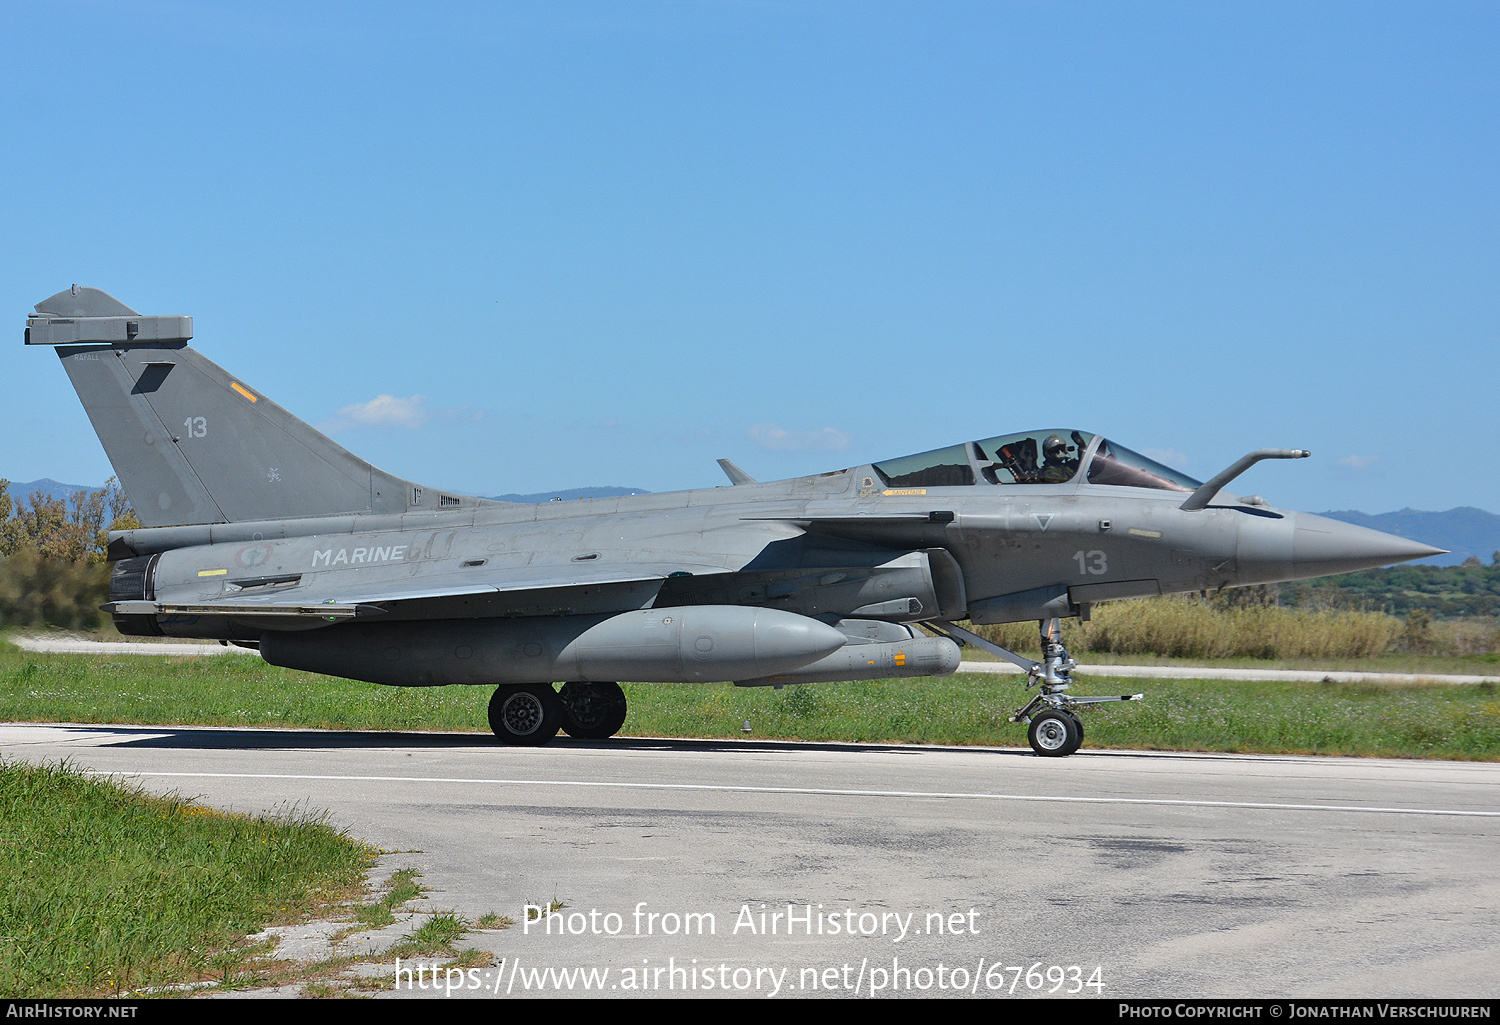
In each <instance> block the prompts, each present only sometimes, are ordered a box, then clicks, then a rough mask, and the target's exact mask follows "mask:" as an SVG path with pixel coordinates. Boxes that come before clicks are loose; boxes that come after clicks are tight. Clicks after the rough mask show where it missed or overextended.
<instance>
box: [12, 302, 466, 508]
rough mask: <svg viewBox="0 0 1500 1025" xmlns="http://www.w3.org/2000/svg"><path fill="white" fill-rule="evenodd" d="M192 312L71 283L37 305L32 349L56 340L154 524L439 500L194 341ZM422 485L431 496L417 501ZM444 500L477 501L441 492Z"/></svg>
mask: <svg viewBox="0 0 1500 1025" xmlns="http://www.w3.org/2000/svg"><path fill="white" fill-rule="evenodd" d="M192 337H193V318H192V317H148V316H142V315H140V314H138V313H137V312H136V311H135V310H132V309H131V308H130V307H128V306H126V305H125V304H124V303H122V302H120V301H119V300H117V299H115V298H114V297H113V296H111V295H109V294H108V293H106V292H101V291H100V290H98V289H95V288H83V287H80V286H78V285H74V286H73V287H72V288H71V289H69V290H67V291H63V292H59V293H57V294H56V295H54V296H52V297H50V298H48V299H44V300H42V301H41V302H39V303H37V305H36V314H35V315H34V316H32V317H29V318H28V319H27V322H26V342H27V344H28V345H53V346H56V347H57V355H58V358H59V359H61V360H62V364H63V368H64V369H65V370H66V371H67V373H68V377H69V379H70V380H71V381H72V382H73V387H74V389H75V390H76V391H77V392H78V397H79V399H81V400H82V401H83V406H84V409H85V410H86V411H87V412H88V415H89V420H90V421H91V422H92V423H93V425H94V431H95V433H97V434H98V435H99V440H100V441H101V442H102V443H103V444H104V449H105V452H106V453H107V454H108V455H109V460H110V462H111V463H112V464H113V465H114V468H115V472H116V474H118V475H119V478H120V483H121V484H122V485H123V486H124V488H125V492H126V494H127V495H128V496H129V497H130V501H131V504H132V505H133V506H134V507H135V510H136V515H137V516H138V517H139V518H140V520H141V523H142V524H143V525H144V526H147V527H171V526H182V525H187V524H200V523H235V522H240V521H244V520H274V519H290V518H294V517H304V516H329V515H338V514H346V513H402V512H406V511H407V510H408V509H412V508H423V507H424V506H425V507H428V508H432V507H434V506H435V505H436V504H437V503H438V501H439V498H438V497H437V493H436V492H435V491H432V489H424V488H417V487H415V486H413V485H412V483H411V482H410V481H406V480H402V479H401V478H399V477H394V476H392V475H390V474H388V473H385V472H384V471H382V470H379V469H376V468H375V467H374V466H371V465H370V464H369V463H367V462H365V461H364V460H363V459H360V458H359V457H358V456H356V455H354V454H353V453H351V452H349V451H348V450H347V449H345V448H343V447H342V446H341V445H339V444H337V443H336V442H334V441H333V440H332V439H330V438H328V437H326V436H325V435H323V434H320V433H319V432H318V431H316V430H314V429H313V428H311V427H309V426H308V425H307V424H305V423H303V422H302V421H301V420H299V419H297V418H296V417H295V416H293V415H292V414H290V413H288V412H287V411H286V410H284V409H282V408H281V407H280V406H278V405H276V403H274V402H272V401H271V400H269V399H267V398H266V397H265V396H264V395H262V394H260V393H259V392H257V391H255V390H254V389H252V388H251V387H250V386H248V385H247V384H245V383H244V382H243V381H240V380H239V379H237V378H235V377H234V376H233V375H231V374H229V373H228V372H226V371H225V370H224V369H223V368H222V367H220V366H218V365H217V364H215V363H213V362H212V361H210V360H208V359H206V358H204V357H203V356H202V355H201V354H200V353H198V352H197V351H195V350H194V349H192V348H190V347H189V346H188V344H187V342H188V339H190V338H192ZM423 491H427V492H429V493H430V494H431V495H432V496H434V497H431V498H429V499H428V501H427V502H425V503H424V502H423V501H422V500H421V497H420V496H421V494H422V492H423ZM441 501H442V503H443V504H444V505H445V506H450V507H451V506H453V505H455V504H458V505H473V504H474V503H475V502H476V501H477V500H476V499H472V498H463V499H454V498H452V497H448V496H444V497H443V498H442V499H441Z"/></svg>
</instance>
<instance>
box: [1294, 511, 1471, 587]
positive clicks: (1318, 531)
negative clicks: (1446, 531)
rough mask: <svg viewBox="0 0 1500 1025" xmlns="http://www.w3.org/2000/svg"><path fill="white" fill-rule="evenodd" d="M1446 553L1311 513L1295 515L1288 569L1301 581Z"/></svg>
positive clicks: (1415, 542) (1418, 543)
mask: <svg viewBox="0 0 1500 1025" xmlns="http://www.w3.org/2000/svg"><path fill="white" fill-rule="evenodd" d="M1446 554H1447V552H1445V551H1444V550H1443V549H1441V548H1434V547H1432V546H1431V545H1424V544H1422V543H1421V542H1420V541H1410V540H1407V539H1406V538H1404V537H1397V536H1396V535H1394V534H1385V533H1382V532H1381V531H1378V530H1371V529H1369V528H1368V527H1357V526H1355V525H1354V524H1352V523H1342V522H1340V521H1339V520H1330V519H1328V518H1327V517H1324V516H1314V515H1313V514H1311V513H1297V514H1296V517H1295V523H1294V525H1293V529H1292V567H1293V569H1294V570H1295V571H1296V575H1297V576H1298V577H1304V578H1305V577H1322V576H1329V575H1330V574H1333V573H1353V572H1355V571H1356V570H1362V569H1374V568H1375V567H1377V566H1390V565H1393V564H1395V563H1398V562H1410V561H1411V560H1412V559H1425V558H1427V557H1428V556H1429V555H1446Z"/></svg>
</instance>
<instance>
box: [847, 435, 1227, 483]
mask: <svg viewBox="0 0 1500 1025" xmlns="http://www.w3.org/2000/svg"><path fill="white" fill-rule="evenodd" d="M1096 441H1097V444H1096V443H1095V442H1096ZM1085 463H1086V464H1087V466H1088V470H1087V474H1086V480H1087V481H1088V483H1090V484H1106V485H1114V486H1117V487H1130V488H1155V489H1158V490H1161V491H1196V490H1197V489H1198V487H1199V486H1200V483H1201V482H1200V481H1196V480H1194V479H1193V478H1191V477H1189V476H1187V475H1186V474H1184V473H1179V472H1178V471H1177V470H1174V469H1172V468H1171V467H1168V466H1163V465H1162V464H1161V463H1158V462H1157V461H1156V460H1154V459H1150V458H1148V457H1146V456H1143V455H1141V454H1140V453H1139V452H1132V451H1131V450H1130V449H1128V448H1126V447H1125V446H1123V445H1117V444H1115V443H1114V442H1112V441H1109V440H1107V439H1105V438H1096V436H1095V435H1092V434H1086V433H1084V432H1083V431H1069V430H1057V431H1032V432H1031V433H1029V434H1006V435H1002V436H1001V437H998V438H988V439H986V440H984V441H971V442H968V443H967V444H963V445H950V446H948V447H947V448H939V449H934V450H933V451H931V452H920V453H918V454H917V455H914V456H902V457H901V458H899V459H887V460H885V461H884V462H879V463H876V464H875V472H876V473H878V474H879V475H880V479H881V480H883V481H884V482H885V486H886V487H887V488H893V489H900V488H941V487H956V486H961V485H968V484H974V483H980V482H982V483H986V484H1066V483H1068V482H1069V481H1073V480H1075V479H1077V478H1078V475H1079V472H1080V470H1082V468H1083V467H1084V465H1085Z"/></svg>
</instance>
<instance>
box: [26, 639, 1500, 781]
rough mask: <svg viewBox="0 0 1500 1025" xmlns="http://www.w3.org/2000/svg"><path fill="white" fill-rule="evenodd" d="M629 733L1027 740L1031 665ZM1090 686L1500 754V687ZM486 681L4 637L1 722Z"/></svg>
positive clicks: (654, 721)
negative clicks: (21, 644) (315, 670)
mask: <svg viewBox="0 0 1500 1025" xmlns="http://www.w3.org/2000/svg"><path fill="white" fill-rule="evenodd" d="M624 688H625V691H626V694H627V695H628V697H629V700H630V717H629V718H628V719H627V720H626V722H625V728H624V730H623V731H622V733H623V734H624V735H626V736H669V737H707V738H729V737H744V736H747V734H745V733H743V732H742V731H741V726H742V725H743V723H744V722H745V721H746V720H749V722H750V725H751V731H750V733H749V734H748V736H749V737H751V738H756V739H766V738H785V739H800V740H848V741H867V742H889V743H932V744H998V745H1023V744H1025V742H1026V733H1025V729H1024V727H1022V726H1020V725H1017V724H1014V723H1010V722H1007V718H1008V716H1009V715H1010V713H1011V712H1012V711H1013V710H1014V709H1015V708H1016V707H1017V706H1019V705H1020V704H1022V703H1023V702H1024V701H1025V694H1024V692H1023V684H1022V681H1021V678H1020V677H1019V676H993V675H968V674H961V675H955V676H950V677H946V678H943V679H917V680H871V681H864V682H856V683H831V684H812V685H808V686H800V687H788V688H786V689H785V690H782V691H775V690H771V689H769V688H736V687H731V686H729V685H727V684H625V685H624ZM1076 689H1077V690H1078V691H1079V692H1080V693H1095V694H1110V693H1120V694H1124V693H1135V692H1139V691H1144V692H1145V693H1146V701H1145V702H1142V703H1128V704H1118V705H1108V706H1105V708H1104V709H1102V710H1100V711H1098V712H1094V713H1090V714H1089V715H1088V716H1087V718H1086V725H1087V740H1086V741H1085V746H1086V747H1096V746H1097V747H1123V748H1158V749H1173V750H1195V751H1258V752H1267V753H1319V754H1350V755H1383V756H1393V757H1413V758H1468V759H1497V758H1500V700H1497V697H1496V692H1495V686H1494V685H1491V684H1479V685H1471V686H1457V687H1454V686H1416V687H1411V686H1366V685H1348V686H1344V685H1332V684H1316V683H1310V684H1282V683H1264V682H1247V681H1224V680H1149V679H1128V680H1123V681H1109V680H1107V679H1101V678H1097V677H1096V678H1090V679H1086V680H1084V681H1083V682H1081V683H1080V684H1078V685H1076ZM489 697H490V689H489V688H486V687H430V688H395V687H379V686H376V685H374V684H365V683H356V682H353V681H350V680H341V679H336V678H332V677H324V676H316V675H313V674H311V673H300V672H295V671H291V670H286V669H279V668H277V667H275V666H269V665H266V664H265V663H264V662H262V661H260V659H258V658H255V657H254V656H248V655H247V656H238V655H228V656H218V657H200V658H154V657H147V656H117V657H110V656H98V655H28V654H25V653H22V652H20V651H17V650H16V649H14V648H11V647H9V646H5V645H0V721H5V720H11V721H32V722H38V721H40V722H101V723H142V724H205V725H225V726H300V727H321V728H333V729H375V730H474V731H479V732H485V733H488V726H487V725H486V716H485V710H486V707H487V705H488V702H489Z"/></svg>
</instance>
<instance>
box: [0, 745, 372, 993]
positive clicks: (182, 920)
mask: <svg viewBox="0 0 1500 1025" xmlns="http://www.w3.org/2000/svg"><path fill="white" fill-rule="evenodd" d="M372 858H373V852H372V851H371V850H370V849H369V848H367V847H366V846H365V845H363V844H360V843H358V842H357V841H354V840H351V839H350V838H349V837H348V836H347V835H345V834H344V833H342V832H339V831H338V830H335V829H333V828H332V827H330V826H328V825H327V824H326V823H324V822H323V821H322V820H321V819H320V818H318V817H315V816H311V815H307V814H303V813H299V812H296V811H290V812H288V813H286V814H282V815H279V816H271V817H263V818H249V817H245V816H241V815H232V814H228V813H224V812H218V811H214V810H212V809H209V808H204V807H201V806H199V805H195V804H193V803H191V802H189V801H185V800H181V799H177V798H170V797H168V798H161V797H152V796H149V795H147V794H145V793H144V792H142V791H140V790H138V789H135V788H131V787H125V786H121V785H118V784H116V783H113V782H110V781H108V780H106V779H103V778H101V777H98V776H92V775H87V774H84V773H82V772H78V771H73V770H70V769H68V768H66V767H62V766H33V765H25V764H21V763H14V762H0V995H4V996H27V997H62V996H114V995H119V994H123V993H129V992H133V991H138V990H142V989H149V988H153V987H163V986H172V985H177V984H182V983H191V982H195V981H198V980H200V979H204V978H209V979H215V980H218V981H221V982H222V981H230V982H232V981H233V979H234V977H235V975H236V974H237V970H238V969H239V968H240V967H241V966H242V964H243V962H244V960H245V958H246V956H247V955H248V954H249V951H247V950H246V949H245V948H244V947H243V941H244V938H245V937H246V936H247V935H248V934H250V933H255V932H259V931H260V930H261V929H263V928H264V927H265V926H266V925H268V924H276V923H284V922H292V921H297V920H299V919H301V918H303V917H305V916H308V915H312V914H314V913H316V912H318V911H320V910H322V909H324V908H326V907H327V906H328V905H330V904H339V903H342V902H344V901H345V900H347V899H349V898H350V897H353V896H356V895H357V894H358V893H360V892H361V891H362V888H363V883H364V873H365V871H366V869H367V868H368V867H369V865H370V863H371V860H372Z"/></svg>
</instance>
